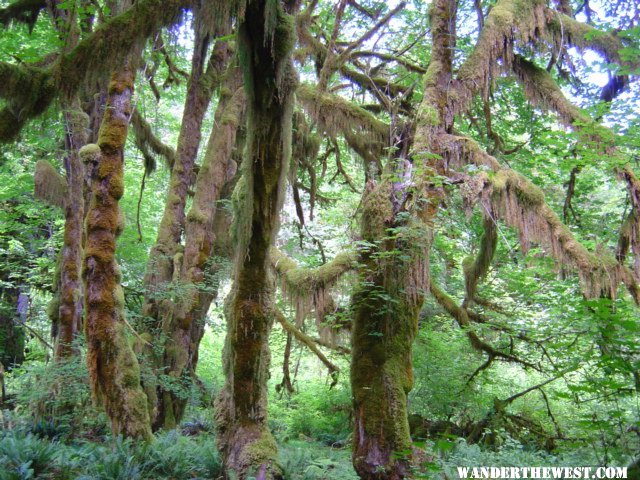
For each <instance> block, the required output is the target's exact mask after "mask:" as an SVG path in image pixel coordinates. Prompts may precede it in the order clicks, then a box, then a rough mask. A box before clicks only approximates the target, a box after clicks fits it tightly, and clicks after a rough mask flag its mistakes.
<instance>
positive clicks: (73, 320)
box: [54, 100, 89, 360]
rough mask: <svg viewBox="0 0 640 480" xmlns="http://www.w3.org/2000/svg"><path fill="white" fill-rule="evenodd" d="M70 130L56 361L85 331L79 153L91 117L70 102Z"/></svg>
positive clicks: (69, 351)
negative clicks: (79, 334)
mask: <svg viewBox="0 0 640 480" xmlns="http://www.w3.org/2000/svg"><path fill="white" fill-rule="evenodd" d="M65 124H66V126H67V132H68V133H67V137H66V139H65V140H66V141H65V143H66V147H67V158H66V159H65V162H64V165H65V171H66V177H67V187H68V190H67V198H66V199H65V206H64V218H65V221H64V243H63V245H62V252H61V259H60V278H59V282H60V284H59V299H58V302H59V304H58V305H59V306H58V317H57V328H56V333H57V335H56V336H55V353H54V357H55V358H56V359H57V360H61V359H63V358H67V357H70V356H71V355H73V353H74V349H73V341H74V340H75V338H76V335H77V334H78V333H79V332H80V331H81V329H82V315H83V305H82V296H83V292H82V255H83V249H82V238H83V221H84V186H85V177H84V166H83V164H82V160H81V158H80V155H79V154H78V151H79V150H80V148H82V147H83V146H84V145H85V144H86V142H87V129H88V127H89V117H88V116H87V115H86V114H85V113H84V112H83V111H82V109H81V108H80V102H79V101H77V100H76V101H75V102H70V104H69V108H68V109H67V111H66V112H65Z"/></svg>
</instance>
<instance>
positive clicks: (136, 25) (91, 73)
mask: <svg viewBox="0 0 640 480" xmlns="http://www.w3.org/2000/svg"><path fill="white" fill-rule="evenodd" d="M192 3H193V0H141V1H139V2H136V3H135V4H134V5H133V6H132V7H131V8H130V9H128V10H127V11H125V12H123V13H121V14H119V15H117V16H115V17H113V18H112V19H110V20H109V21H107V22H105V23H104V24H103V25H101V26H100V27H98V28H97V29H96V30H95V31H94V32H93V33H91V34H90V35H88V36H87V37H86V38H85V39H83V40H82V41H80V42H79V43H78V45H77V46H76V47H75V48H74V49H73V50H71V51H70V52H67V53H64V54H63V55H60V56H59V57H58V59H57V60H56V61H55V62H54V63H53V64H52V65H51V66H50V67H49V68H47V69H40V68H36V67H33V66H16V65H11V64H7V63H4V62H2V63H0V97H2V98H7V99H9V100H8V101H7V105H6V106H5V107H4V108H3V109H2V110H1V111H0V142H8V141H11V140H13V139H15V138H16V137H17V135H18V134H19V133H20V130H21V128H22V127H23V126H24V124H25V123H26V122H27V121H28V120H30V119H32V118H35V117H37V116H38V115H40V114H42V113H43V112H44V111H45V110H46V109H47V107H48V106H49V105H50V104H51V102H52V101H53V100H54V98H55V97H56V96H58V95H64V96H66V97H68V98H70V97H72V96H73V95H74V94H75V93H76V92H77V91H78V90H79V89H80V88H81V87H82V86H83V85H85V84H87V83H88V81H90V80H92V79H96V78H99V77H102V76H105V75H108V74H109V73H110V72H111V70H112V69H114V68H115V67H117V65H118V64H119V62H120V61H121V60H122V58H123V57H125V56H126V55H127V54H128V53H129V52H130V51H132V50H133V49H134V47H139V46H141V45H142V43H143V42H144V41H146V39H147V38H149V37H150V36H151V35H152V34H153V33H155V32H157V31H158V30H159V29H160V28H161V27H164V26H167V25H171V24H172V23H174V22H175V21H176V20H177V19H178V17H179V16H180V14H181V13H182V12H183V11H184V10H185V9H187V8H189V7H190V6H191V5H192Z"/></svg>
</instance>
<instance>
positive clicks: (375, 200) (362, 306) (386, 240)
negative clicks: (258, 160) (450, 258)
mask: <svg viewBox="0 0 640 480" xmlns="http://www.w3.org/2000/svg"><path fill="white" fill-rule="evenodd" d="M392 191H393V190H392V185H391V184H390V183H387V182H383V183H381V184H380V185H378V186H376V187H374V188H373V189H372V190H371V191H370V192H369V193H368V194H367V195H366V197H365V199H364V202H363V213H362V224H363V227H362V233H363V239H364V240H365V241H367V242H370V243H371V244H375V245H376V246H375V247H373V248H371V249H367V250H365V251H363V252H362V253H361V255H360V261H359V264H360V265H361V268H360V285H359V286H358V287H357V290H356V292H355V294H354V296H353V309H354V319H353V332H352V337H351V338H352V340H351V341H352V361H351V389H352V392H353V409H354V416H355V424H354V434H353V465H354V468H355V470H356V472H357V473H358V475H360V477H361V478H367V479H401V478H407V477H410V476H411V475H410V461H411V453H412V444H411V437H410V434H409V423H408V417H407V395H408V393H409V391H410V390H411V388H412V387H413V372H412V345H413V340H414V338H415V336H416V334H417V330H418V314H419V313H420V308H421V307H422V302H423V299H424V289H425V288H427V284H428V256H427V249H428V247H429V238H430V234H429V232H428V229H427V228H426V227H425V226H424V224H423V223H421V222H420V221H411V222H408V223H406V222H403V221H401V220H400V218H401V216H398V213H399V210H398V209H397V208H396V207H395V204H396V202H395V200H396V198H395V197H394V196H393V193H392ZM389 228H393V229H394V232H395V233H394V234H393V235H389V233H388V230H387V229H389Z"/></svg>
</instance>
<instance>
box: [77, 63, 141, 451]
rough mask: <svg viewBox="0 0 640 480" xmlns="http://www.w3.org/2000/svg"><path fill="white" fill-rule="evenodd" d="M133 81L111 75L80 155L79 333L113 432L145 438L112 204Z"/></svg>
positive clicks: (127, 71) (119, 182)
mask: <svg viewBox="0 0 640 480" xmlns="http://www.w3.org/2000/svg"><path fill="white" fill-rule="evenodd" d="M134 78H135V75H134V70H133V68H132V67H131V66H130V64H129V63H128V62H127V63H126V66H125V67H124V68H122V69H121V70H119V71H116V72H115V73H113V74H112V77H111V81H110V83H109V87H108V94H107V104H106V109H105V113H104V117H103V119H102V124H101V126H100V132H99V135H98V145H93V144H90V145H86V146H85V147H84V148H83V149H82V150H81V152H80V153H81V156H82V158H83V160H84V161H85V165H86V168H87V169H88V174H89V178H90V179H91V194H92V196H91V202H90V204H89V208H88V211H87V218H86V222H85V226H86V249H85V256H84V264H83V278H84V282H85V305H86V326H85V329H86V337H87V347H88V351H87V362H88V368H89V376H90V380H91V384H92V391H93V393H94V396H95V397H96V398H97V399H100V400H101V402H102V404H103V405H104V408H105V410H106V412H107V415H108V416H109V419H110V420H111V427H112V431H113V433H114V434H121V435H124V436H126V437H135V438H143V439H149V438H151V428H150V422H149V414H148V410H147V398H146V395H145V393H144V391H143V390H142V387H141V386H140V368H139V365H138V361H137V359H136V356H135V354H134V352H133V349H132V348H131V345H130V344H129V341H128V339H127V334H126V319H125V317H124V292H123V289H122V286H121V285H120V277H121V273H120V268H119V267H118V264H117V263H116V259H115V249H116V239H117V237H118V235H119V234H120V233H121V231H122V227H123V221H124V219H123V216H122V213H121V211H120V208H119V205H118V202H119V200H120V198H121V197H122V195H123V193H124V178H123V174H124V168H123V167H124V144H125V141H126V138H127V130H128V122H129V118H130V117H131V96H132V94H133V86H134Z"/></svg>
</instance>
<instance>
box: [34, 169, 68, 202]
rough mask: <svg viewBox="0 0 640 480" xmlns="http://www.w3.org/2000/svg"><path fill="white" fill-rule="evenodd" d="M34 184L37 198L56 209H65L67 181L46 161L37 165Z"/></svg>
mask: <svg viewBox="0 0 640 480" xmlns="http://www.w3.org/2000/svg"><path fill="white" fill-rule="evenodd" d="M34 184H35V192H34V193H35V195H36V197H38V198H39V199H40V200H44V201H45V202H47V203H48V204H49V205H52V206H54V207H60V208H64V205H65V199H66V196H67V189H68V187H67V180H66V179H65V178H64V177H63V176H62V175H60V174H59V173H58V171H57V170H56V169H55V168H53V165H51V164H50V163H49V162H47V161H46V160H39V161H38V163H36V173H35V176H34Z"/></svg>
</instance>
